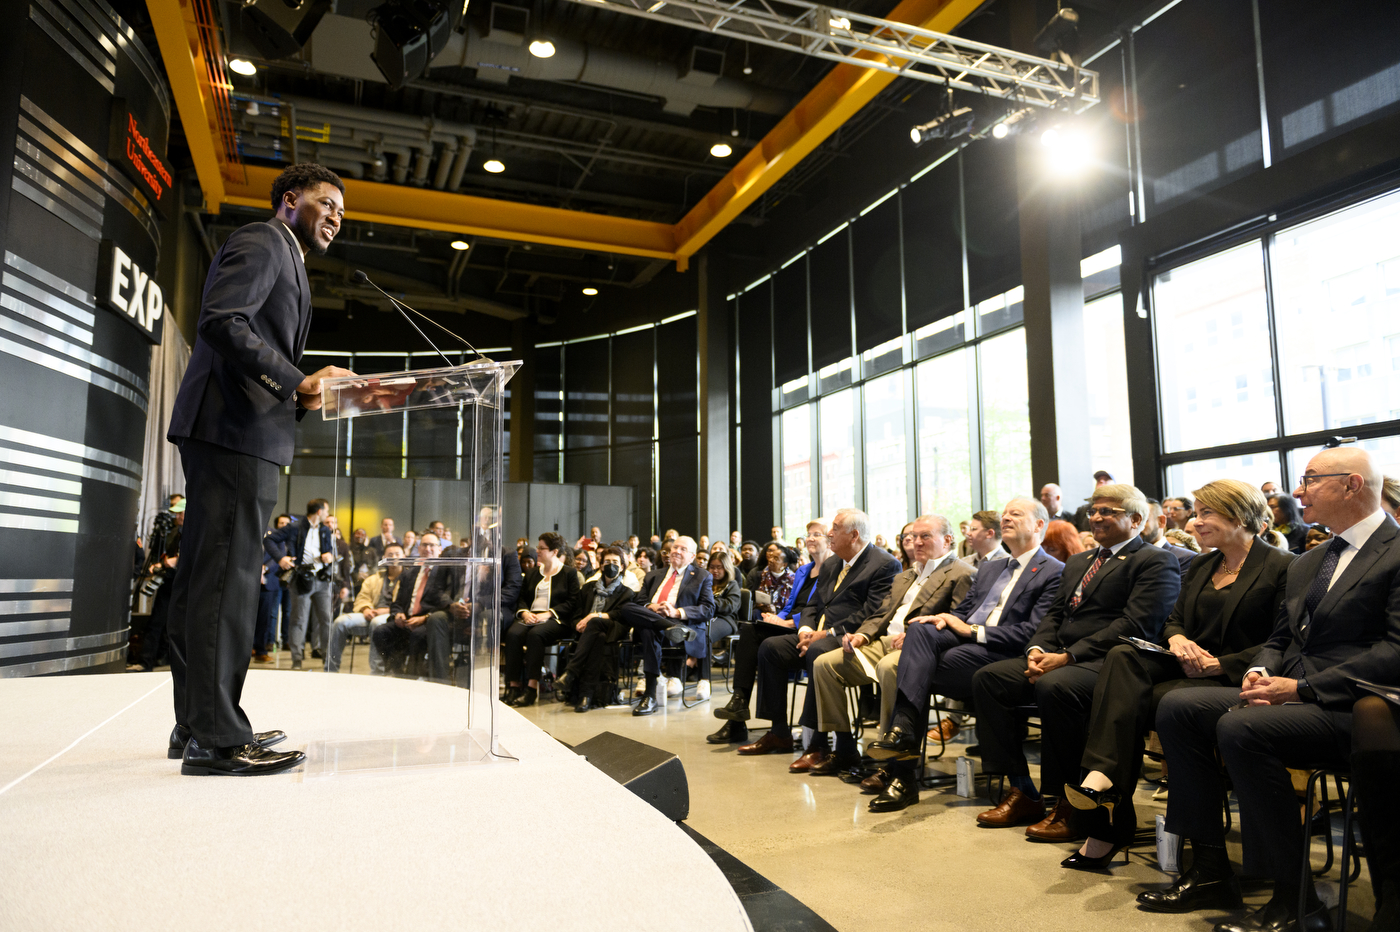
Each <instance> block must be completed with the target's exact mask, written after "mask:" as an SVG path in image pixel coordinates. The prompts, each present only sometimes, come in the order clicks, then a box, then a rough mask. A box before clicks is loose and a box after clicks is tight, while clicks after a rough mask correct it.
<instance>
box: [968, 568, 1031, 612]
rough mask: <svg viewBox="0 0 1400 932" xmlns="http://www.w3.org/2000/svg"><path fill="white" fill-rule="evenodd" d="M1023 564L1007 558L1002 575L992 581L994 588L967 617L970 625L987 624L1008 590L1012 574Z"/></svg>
mask: <svg viewBox="0 0 1400 932" xmlns="http://www.w3.org/2000/svg"><path fill="white" fill-rule="evenodd" d="M1020 565H1021V564H1020V563H1019V562H1018V561H1016V560H1007V561H1006V566H1005V567H1003V568H1002V571H1001V575H999V576H998V577H997V578H996V581H995V582H993V583H992V590H991V591H990V592H988V593H987V597H986V598H985V599H983V600H982V604H981V605H979V606H977V611H975V612H973V613H972V615H971V617H969V618H968V619H967V623H968V624H970V625H981V624H986V623H987V619H988V618H989V617H990V616H991V614H992V612H993V611H994V610H995V609H996V607H997V604H998V603H1000V602H1001V594H1002V593H1003V592H1005V591H1006V587H1007V585H1008V584H1009V583H1010V582H1011V574H1012V573H1015V572H1016V567H1018V566H1020Z"/></svg>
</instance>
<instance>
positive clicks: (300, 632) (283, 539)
mask: <svg viewBox="0 0 1400 932" xmlns="http://www.w3.org/2000/svg"><path fill="white" fill-rule="evenodd" d="M330 511H331V503H330V502H328V501H326V500H325V499H324V498H313V499H312V500H311V501H309V502H307V503H306V518H305V519H303V520H301V521H298V522H297V523H295V524H289V525H287V526H286V527H284V528H281V529H280V530H276V531H273V532H272V533H271V534H269V535H267V536H266V537H264V538H263V550H264V551H266V552H267V554H268V555H269V556H271V557H272V558H273V559H274V560H276V561H277V566H278V568H279V569H281V570H296V573H295V574H294V575H293V576H292V578H291V581H290V586H291V590H292V617H291V622H290V623H289V625H288V627H289V633H288V635H287V637H288V640H289V641H291V646H292V669H293V670H300V669H301V661H302V656H303V654H304V652H305V650H306V627H307V622H308V620H310V621H311V623H312V624H314V625H315V626H316V627H315V632H316V637H315V638H313V641H315V640H319V641H320V642H321V643H322V644H324V643H326V641H327V639H328V637H329V635H330V626H331V617H332V612H331V589H332V587H333V586H334V585H335V584H336V583H335V580H334V579H333V576H334V573H333V571H332V569H331V565H332V564H333V563H334V562H335V556H336V547H335V532H334V531H332V530H331V526H330V522H329V521H328V520H327V518H328V516H329V515H330Z"/></svg>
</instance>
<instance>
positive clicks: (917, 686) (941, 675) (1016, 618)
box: [862, 498, 1064, 819]
mask: <svg viewBox="0 0 1400 932" xmlns="http://www.w3.org/2000/svg"><path fill="white" fill-rule="evenodd" d="M1048 518H1049V514H1048V512H1047V511H1046V509H1045V506H1044V505H1042V504H1040V503H1039V502H1032V501H1030V500H1028V499H1023V498H1022V499H1012V500H1011V501H1009V502H1007V503H1006V508H1005V510H1004V511H1002V513H1001V540H1002V543H1003V544H1005V545H1006V549H1007V550H1008V551H1009V552H1010V554H1011V556H1010V558H1009V559H1008V560H1007V561H1006V562H1004V563H1000V562H999V563H991V564H988V565H987V567H986V568H985V569H982V570H979V571H978V572H977V578H976V579H975V580H974V581H973V583H972V587H971V588H970V589H969V590H968V593H967V597H966V598H964V599H961V600H960V601H958V602H957V603H956V607H954V608H952V609H944V610H943V611H941V612H936V613H931V614H928V615H924V616H923V617H916V618H913V619H911V623H910V624H909V625H908V630H907V632H906V634H905V638H904V650H903V651H902V653H901V655H900V662H899V673H898V677H897V682H896V687H897V688H895V689H891V690H889V693H890V698H891V701H892V702H893V704H894V711H893V715H892V718H891V721H890V724H889V725H888V726H887V727H885V728H884V729H883V730H882V733H881V736H880V738H879V740H877V741H875V742H874V743H873V744H872V745H871V747H870V752H869V753H870V756H871V757H873V758H875V759H876V760H881V761H888V762H889V763H888V764H887V765H886V767H885V768H882V769H881V771H880V772H879V773H877V774H875V775H874V776H873V777H872V778H871V780H872V782H871V783H870V784H869V785H868V786H867V785H865V784H862V787H863V788H864V789H867V790H869V791H871V792H879V793H880V795H879V797H877V798H876V799H874V800H872V801H871V804H870V810H871V811H872V812H897V811H899V810H900V809H904V808H906V807H907V806H909V805H912V804H913V803H916V802H918V801H919V785H918V784H917V783H916V782H915V780H914V770H915V767H916V765H917V763H918V761H919V756H920V750H921V748H922V746H923V735H924V734H925V733H926V732H927V731H928V712H929V708H928V706H929V697H930V696H931V695H933V694H934V693H938V694H940V695H943V696H948V697H950V698H953V699H959V700H963V701H966V700H969V699H971V698H972V676H973V674H974V673H976V672H977V671H978V670H980V669H982V668H983V667H985V666H986V665H987V664H989V663H995V662H997V661H999V660H1008V659H1012V658H1016V657H1018V656H1019V655H1020V653H1021V651H1023V650H1025V647H1026V641H1027V639H1029V638H1030V636H1031V633H1032V632H1034V631H1035V629H1036V628H1037V627H1039V625H1040V622H1041V620H1042V619H1043V618H1044V617H1045V613H1046V612H1047V611H1049V609H1050V605H1051V603H1052V602H1053V601H1054V599H1055V593H1056V591H1057V590H1058V588H1059V583H1060V572H1061V571H1062V570H1063V569H1064V564H1063V563H1061V562H1060V561H1059V560H1056V559H1055V558H1054V557H1052V556H1050V554H1048V553H1046V552H1045V550H1044V549H1042V548H1041V546H1040V544H1041V541H1043V540H1044V539H1045V525H1046V524H1047V523H1048V521H1047V519H1048ZM884 691H885V690H884V688H883V687H881V692H882V693H883V692H884ZM1042 812H1043V807H1042ZM1033 814H1034V815H1035V817H1036V819H1039V818H1040V816H1041V813H1033Z"/></svg>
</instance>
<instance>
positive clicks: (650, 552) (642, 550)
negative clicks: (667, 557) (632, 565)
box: [632, 547, 661, 567]
mask: <svg viewBox="0 0 1400 932" xmlns="http://www.w3.org/2000/svg"><path fill="white" fill-rule="evenodd" d="M642 554H646V555H647V560H649V561H650V562H651V565H652V566H653V567H655V566H656V565H657V564H658V563H660V562H661V554H659V553H657V552H656V548H655V547H638V548H637V552H636V553H635V554H633V555H632V558H633V559H634V560H639V559H641V556H642Z"/></svg>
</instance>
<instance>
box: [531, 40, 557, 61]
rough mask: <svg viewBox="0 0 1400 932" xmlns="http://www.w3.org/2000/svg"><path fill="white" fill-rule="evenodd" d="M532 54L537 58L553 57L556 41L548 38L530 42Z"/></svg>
mask: <svg viewBox="0 0 1400 932" xmlns="http://www.w3.org/2000/svg"><path fill="white" fill-rule="evenodd" d="M530 54H531V55H533V56H535V57H536V58H553V57H554V43H553V42H550V41H549V40H548V39H536V40H535V41H534V42H531V43H530Z"/></svg>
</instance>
